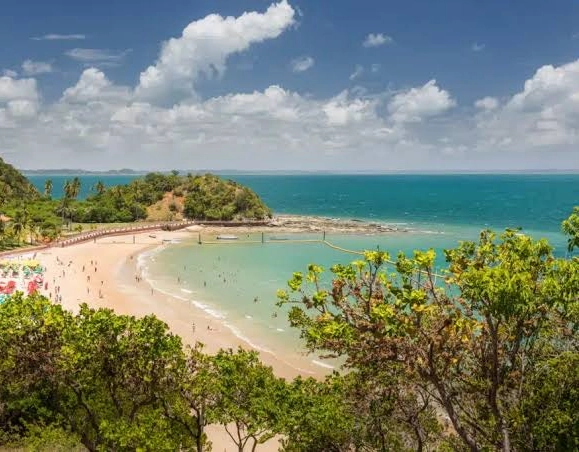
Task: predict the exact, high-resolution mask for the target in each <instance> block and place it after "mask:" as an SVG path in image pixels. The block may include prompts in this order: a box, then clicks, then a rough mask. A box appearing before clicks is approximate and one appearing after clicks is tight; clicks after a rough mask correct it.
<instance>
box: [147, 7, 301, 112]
mask: <svg viewBox="0 0 579 452" xmlns="http://www.w3.org/2000/svg"><path fill="white" fill-rule="evenodd" d="M294 14H295V11H294V9H293V8H292V7H291V6H290V5H289V4H288V3H287V1H286V0H282V1H280V2H279V3H276V4H272V5H271V6H270V7H269V8H268V9H267V10H266V11H265V12H264V13H257V12H249V13H248V12H246V13H243V14H242V15H241V16H239V17H222V16H219V15H217V14H211V15H209V16H207V17H205V18H203V19H201V20H197V21H194V22H191V23H190V24H189V25H187V27H185V29H184V30H183V33H182V35H181V36H180V37H179V38H172V39H170V40H169V41H167V42H165V43H164V44H163V48H162V49H161V53H160V55H159V58H158V60H157V62H156V63H155V65H152V66H149V67H148V68H147V69H146V70H145V71H144V72H142V73H141V76H140V80H139V85H138V86H137V89H136V94H137V96H138V97H139V98H141V99H147V100H157V101H160V102H167V101H169V102H170V101H173V100H174V99H175V98H176V96H183V95H189V96H192V95H193V94H194V86H193V85H194V82H195V81H196V80H197V78H198V77H199V76H200V75H201V74H204V75H205V76H207V77H212V76H213V75H214V74H218V75H221V74H223V72H224V71H225V64H226V61H227V58H228V57H229V56H230V55H232V54H235V53H239V52H242V51H244V50H246V49H248V48H249V47H250V46H251V45H252V44H255V43H260V42H263V41H265V40H267V39H273V38H277V37H278V36H279V35H280V34H281V33H283V31H284V30H286V29H287V28H288V27H290V26H291V25H292V24H293V23H294Z"/></svg>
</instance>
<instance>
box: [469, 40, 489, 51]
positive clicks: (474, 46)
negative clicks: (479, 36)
mask: <svg viewBox="0 0 579 452" xmlns="http://www.w3.org/2000/svg"><path fill="white" fill-rule="evenodd" d="M485 47H486V45H485V44H479V43H478V42H473V44H472V45H471V46H470V49H471V50H472V51H473V52H482V51H483V50H484V49H485Z"/></svg>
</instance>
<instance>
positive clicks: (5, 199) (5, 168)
mask: <svg viewBox="0 0 579 452" xmlns="http://www.w3.org/2000/svg"><path fill="white" fill-rule="evenodd" d="M38 195H39V193H38V191H37V190H36V188H34V186H32V184H31V183H30V182H29V181H28V179H27V178H26V177H24V176H23V175H22V173H21V172H20V171H18V170H17V169H16V168H14V167H13V166H12V165H10V164H8V163H6V162H4V160H2V158H0V208H1V207H3V206H5V205H6V204H8V203H10V202H13V201H17V200H18V201H28V200H32V199H36V198H38Z"/></svg>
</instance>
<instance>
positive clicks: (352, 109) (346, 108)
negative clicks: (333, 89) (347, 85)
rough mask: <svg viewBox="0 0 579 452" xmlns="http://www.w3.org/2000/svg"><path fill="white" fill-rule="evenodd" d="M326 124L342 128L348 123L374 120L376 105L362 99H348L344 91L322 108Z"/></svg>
mask: <svg viewBox="0 0 579 452" xmlns="http://www.w3.org/2000/svg"><path fill="white" fill-rule="evenodd" d="M323 110H324V113H325V114H326V116H327V119H328V123H329V124H330V125H333V126H344V125H346V124H348V123H356V122H362V121H364V120H370V119H376V103H375V102H373V101H369V100H363V99H350V98H349V95H348V92H347V91H344V92H342V93H340V94H339V95H337V96H336V97H334V98H333V99H331V100H330V101H329V102H327V103H326V104H325V105H324V106H323Z"/></svg>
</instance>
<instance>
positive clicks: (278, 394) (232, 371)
mask: <svg viewBox="0 0 579 452" xmlns="http://www.w3.org/2000/svg"><path fill="white" fill-rule="evenodd" d="M213 360H214V365H215V368H216V371H217V381H216V383H217V385H218V386H217V388H218V393H219V395H220V398H219V400H218V403H217V404H216V406H215V418H216V420H217V421H218V422H219V423H221V424H223V425H224V427H225V430H226V431H227V434H228V435H229V437H230V438H231V439H232V440H233V442H234V443H235V445H236V446H237V448H238V450H239V451H240V452H241V451H243V450H246V449H245V448H246V447H250V450H252V451H255V449H256V448H257V445H258V444H262V443H264V442H265V441H267V440H269V439H271V438H273V437H274V436H275V434H276V433H279V432H280V431H281V425H280V422H281V416H282V414H283V400H284V398H285V397H284V395H285V392H286V391H285V381H284V380H282V379H280V378H277V377H275V375H274V374H273V370H272V368H271V367H267V366H265V365H264V364H262V363H261V362H260V361H259V359H258V355H257V353H256V352H253V351H250V352H248V351H245V350H243V349H241V348H240V349H238V350H237V351H236V352H234V351H233V350H231V349H229V350H220V351H219V352H218V353H217V355H215V357H214V358H213Z"/></svg>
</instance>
